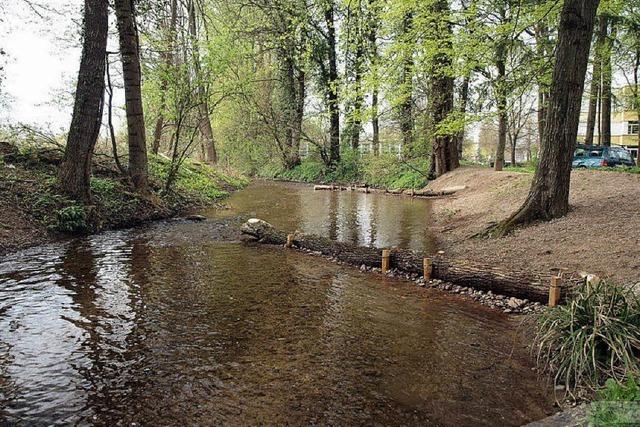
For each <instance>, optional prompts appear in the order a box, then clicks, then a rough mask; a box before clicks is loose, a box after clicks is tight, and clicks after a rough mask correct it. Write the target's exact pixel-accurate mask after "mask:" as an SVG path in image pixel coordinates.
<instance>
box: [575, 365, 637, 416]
mask: <svg viewBox="0 0 640 427" xmlns="http://www.w3.org/2000/svg"><path fill="white" fill-rule="evenodd" d="M634 402H640V387H638V384H637V383H636V380H635V378H634V377H633V376H630V377H629V378H628V379H627V381H626V382H623V383H620V382H618V381H615V380H613V379H612V378H609V379H608V380H607V381H606V383H605V386H604V388H602V389H601V390H599V391H598V393H597V399H596V401H595V402H593V403H592V404H591V405H590V407H589V411H588V415H589V423H590V425H596V426H621V425H638V424H639V422H640V418H639V416H640V404H638V403H634Z"/></svg>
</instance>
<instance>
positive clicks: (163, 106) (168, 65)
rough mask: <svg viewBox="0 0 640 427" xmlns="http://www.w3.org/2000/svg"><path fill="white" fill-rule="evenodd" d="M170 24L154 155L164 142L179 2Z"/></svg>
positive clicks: (173, 2)
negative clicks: (163, 135) (163, 134)
mask: <svg viewBox="0 0 640 427" xmlns="http://www.w3.org/2000/svg"><path fill="white" fill-rule="evenodd" d="M169 16H170V18H169V24H168V25H166V26H165V27H166V36H165V37H166V46H165V47H164V51H163V53H162V55H161V57H162V60H163V61H162V62H163V64H162V66H163V70H162V75H161V76H160V106H159V108H158V118H157V119H156V125H155V128H154V132H153V144H152V148H151V151H152V152H153V154H158V151H159V150H160V142H161V141H162V132H163V130H164V125H165V114H166V111H165V110H166V108H167V105H166V104H167V95H166V92H167V88H168V85H169V72H170V70H171V68H172V67H173V66H174V56H175V55H174V49H175V38H176V24H177V20H178V0H171V6H170V9H169Z"/></svg>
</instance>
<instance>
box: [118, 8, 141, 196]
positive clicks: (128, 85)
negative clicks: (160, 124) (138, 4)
mask: <svg viewBox="0 0 640 427" xmlns="http://www.w3.org/2000/svg"><path fill="white" fill-rule="evenodd" d="M115 10H116V18H117V23H118V35H119V39H120V54H121V55H122V74H123V76H124V93H125V107H126V113H127V133H128V136H129V174H130V175H131V180H132V181H133V185H134V187H135V188H136V190H138V191H139V192H141V193H147V192H148V191H149V183H148V160H147V142H146V133H145V127H144V112H143V108H142V90H141V87H140V80H141V72H140V49H139V43H138V29H137V27H136V21H135V10H134V6H133V0H115Z"/></svg>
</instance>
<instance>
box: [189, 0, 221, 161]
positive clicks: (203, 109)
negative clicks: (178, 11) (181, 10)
mask: <svg viewBox="0 0 640 427" xmlns="http://www.w3.org/2000/svg"><path fill="white" fill-rule="evenodd" d="M188 9H189V12H188V13H189V34H190V36H191V52H192V57H193V69H194V75H195V76H194V77H195V80H196V96H197V97H198V116H199V117H198V119H199V120H198V128H199V129H200V134H201V135H202V138H203V139H204V142H203V144H204V153H205V156H204V160H205V162H207V163H209V164H211V165H215V164H216V163H218V152H217V151H216V144H215V140H214V138H213V127H212V126H211V118H210V117H209V100H208V99H207V98H208V93H207V90H206V87H207V85H208V84H207V81H206V79H205V78H204V76H203V75H202V67H201V65H200V63H201V61H202V59H201V58H200V48H199V45H198V43H199V40H198V25H197V11H196V4H195V2H194V0H189V4H188Z"/></svg>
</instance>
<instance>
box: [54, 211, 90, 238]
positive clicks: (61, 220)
mask: <svg viewBox="0 0 640 427" xmlns="http://www.w3.org/2000/svg"><path fill="white" fill-rule="evenodd" d="M56 218H57V221H56V223H55V224H54V226H53V228H54V229H56V230H58V231H63V232H67V233H82V232H85V231H87V229H88V223H87V212H86V210H85V209H84V206H80V205H71V206H67V207H64V208H62V209H59V210H58V211H57V212H56Z"/></svg>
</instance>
